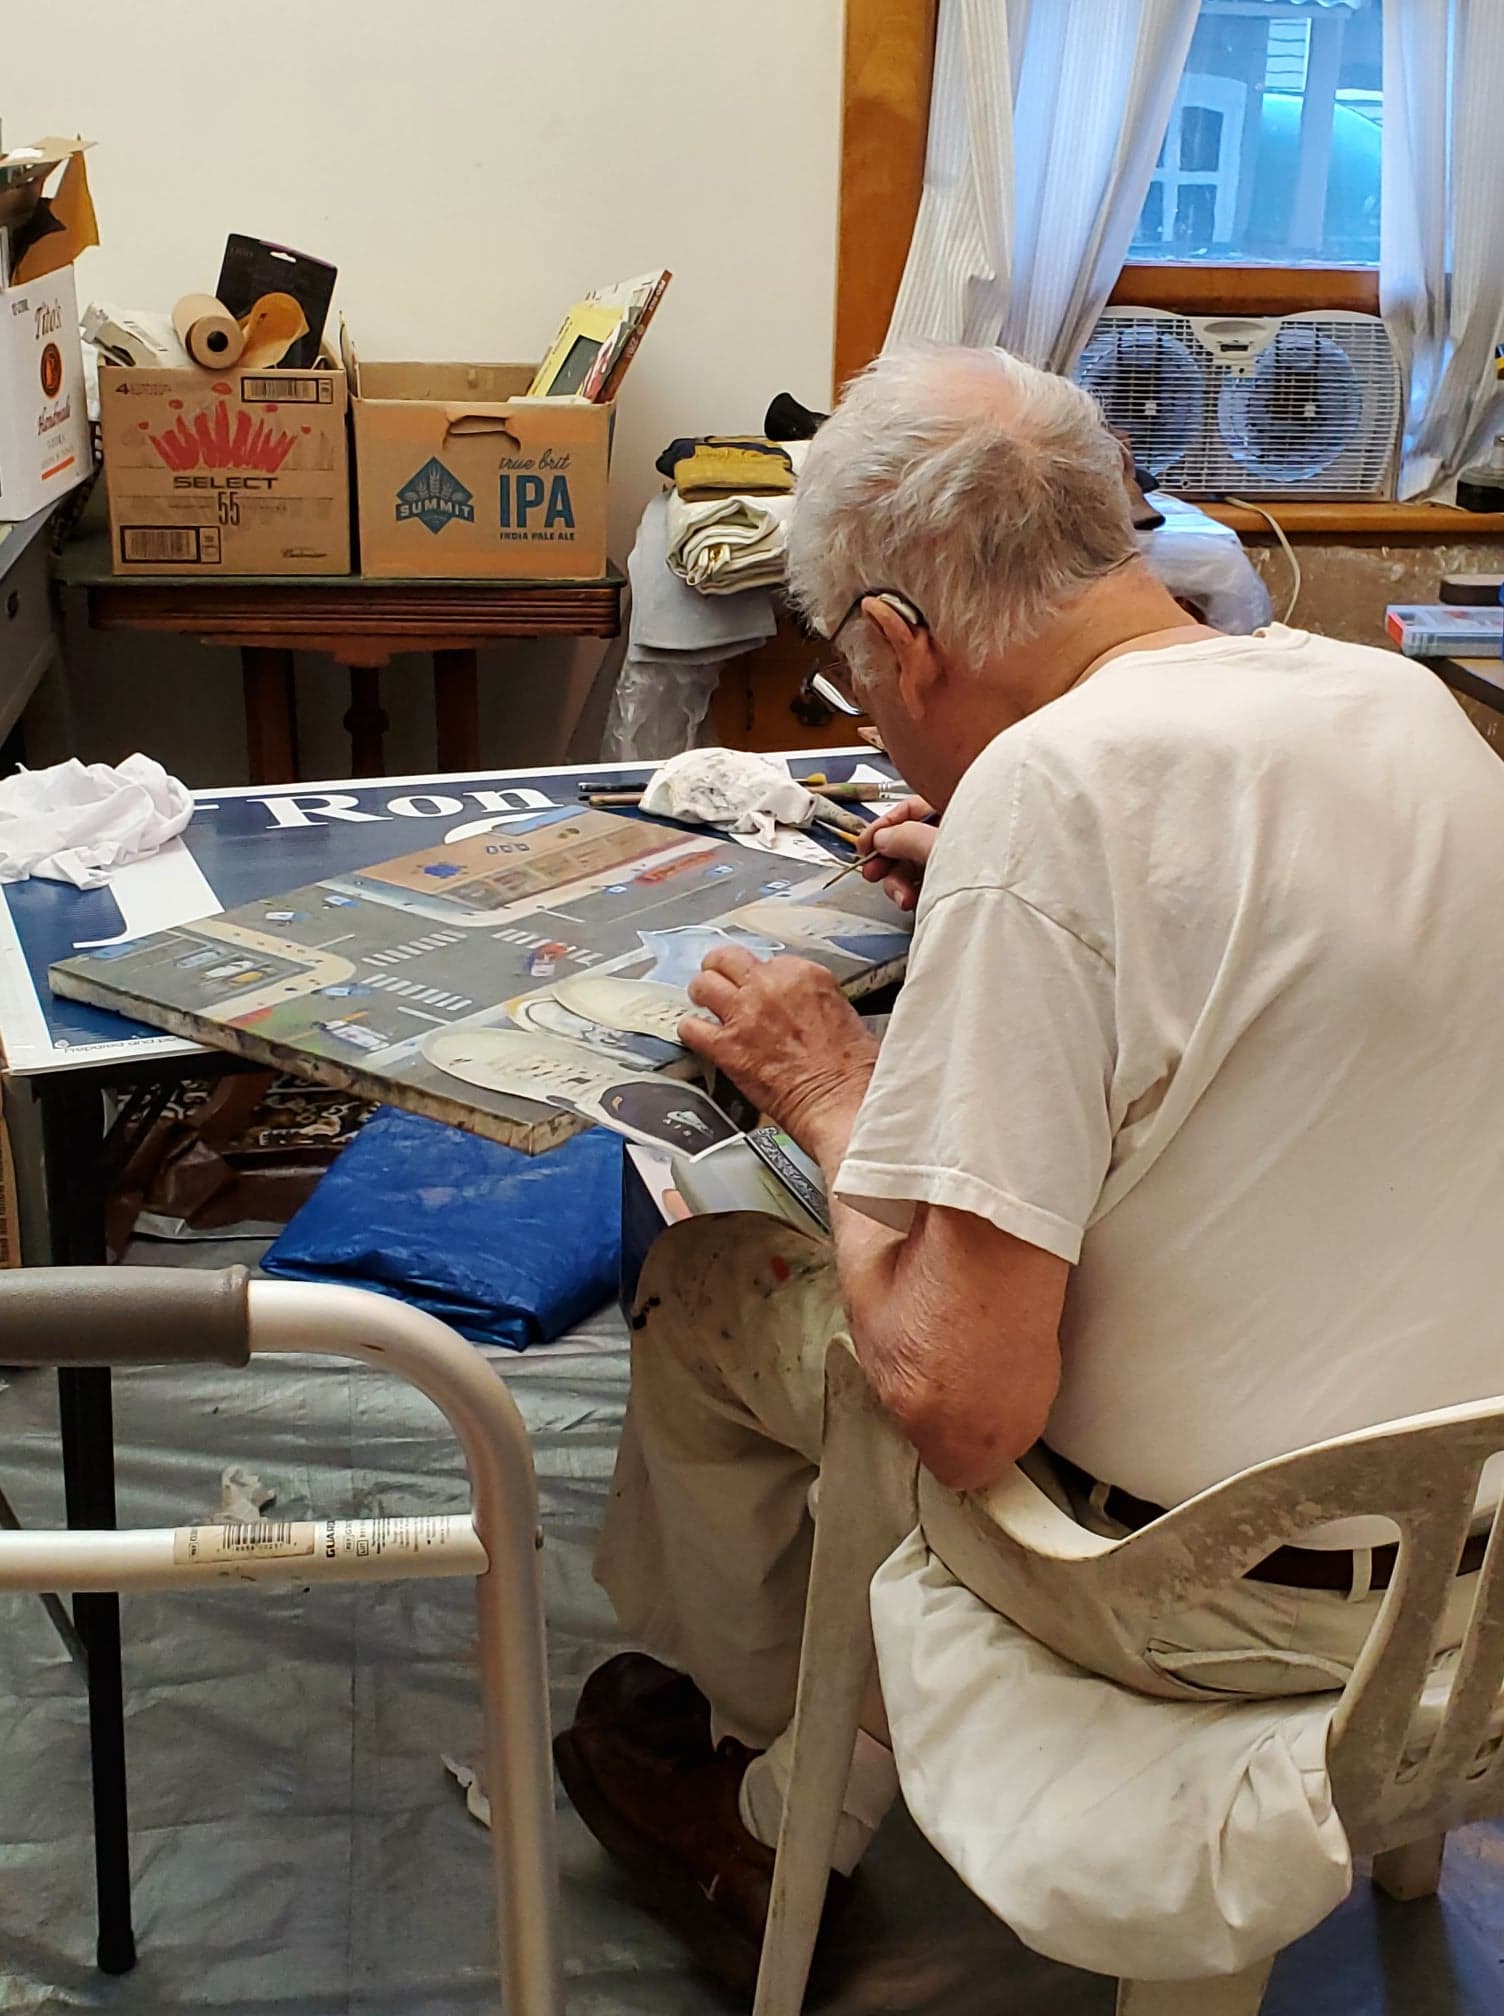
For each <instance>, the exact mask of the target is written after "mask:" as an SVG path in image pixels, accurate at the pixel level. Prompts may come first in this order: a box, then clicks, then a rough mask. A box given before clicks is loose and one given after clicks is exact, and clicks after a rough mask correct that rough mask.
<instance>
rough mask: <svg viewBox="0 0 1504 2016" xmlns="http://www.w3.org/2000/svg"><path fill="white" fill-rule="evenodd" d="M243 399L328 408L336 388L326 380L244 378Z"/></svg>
mask: <svg viewBox="0 0 1504 2016" xmlns="http://www.w3.org/2000/svg"><path fill="white" fill-rule="evenodd" d="M240 396H241V398H242V399H282V400H285V401H286V402H287V403H288V404H289V405H298V406H317V405H318V403H319V401H320V400H322V401H323V402H324V404H325V405H326V406H327V405H329V404H331V403H332V401H333V399H334V387H333V386H332V385H331V384H330V383H329V382H328V380H327V379H325V378H242V379H241V381H240Z"/></svg>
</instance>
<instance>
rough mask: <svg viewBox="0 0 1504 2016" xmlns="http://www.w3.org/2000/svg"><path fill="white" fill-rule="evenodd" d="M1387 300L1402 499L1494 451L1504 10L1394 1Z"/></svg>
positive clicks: (1386, 170) (1388, 37)
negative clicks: (1402, 406) (1395, 364)
mask: <svg viewBox="0 0 1504 2016" xmlns="http://www.w3.org/2000/svg"><path fill="white" fill-rule="evenodd" d="M1379 300H1380V306H1381V308H1382V311H1383V316H1384V321H1385V324H1386V326H1387V327H1388V330H1389V333H1390V336H1391V338H1392V340H1393V342H1394V344H1395V347H1396V350H1397V351H1398V353H1399V358H1400V366H1401V371H1402V373H1403V374H1404V378H1405V385H1406V395H1407V397H1406V404H1407V414H1406V421H1405V441H1404V450H1403V454H1402V456H1401V467H1400V484H1399V494H1400V496H1401V497H1418V496H1422V495H1424V494H1425V493H1426V492H1427V491H1430V490H1434V489H1435V488H1437V486H1438V485H1440V484H1442V483H1444V482H1445V481H1446V480H1447V479H1448V478H1449V477H1452V476H1455V475H1456V474H1457V472H1458V470H1459V469H1462V468H1464V467H1466V465H1467V464H1468V462H1469V461H1471V460H1474V459H1477V458H1478V456H1479V454H1480V451H1481V450H1482V449H1483V447H1484V446H1485V437H1486V435H1487V434H1488V432H1489V421H1490V417H1491V415H1492V414H1493V413H1495V412H1496V411H1497V410H1498V387H1497V385H1496V382H1495V379H1494V372H1493V355H1494V345H1495V344H1496V343H1498V342H1499V341H1500V340H1501V338H1504V4H1501V0H1385V7H1384V151H1383V212H1382V222H1381V227H1380V248H1379Z"/></svg>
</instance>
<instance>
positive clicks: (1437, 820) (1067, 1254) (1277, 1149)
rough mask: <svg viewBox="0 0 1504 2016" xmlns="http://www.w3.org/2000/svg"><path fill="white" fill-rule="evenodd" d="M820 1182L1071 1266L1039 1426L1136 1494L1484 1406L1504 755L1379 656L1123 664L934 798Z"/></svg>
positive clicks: (1501, 1033)
mask: <svg viewBox="0 0 1504 2016" xmlns="http://www.w3.org/2000/svg"><path fill="white" fill-rule="evenodd" d="M837 1188H838V1192H839V1194H840V1195H841V1196H843V1197H844V1198H845V1199H846V1200H847V1201H848V1202H849V1203H852V1204H855V1205H856V1206H858V1207H859V1208H860V1209H862V1210H864V1211H866V1212H868V1213H869V1214H871V1215H872V1216H874V1217H876V1218H879V1219H881V1220H883V1221H884V1222H886V1223H888V1224H891V1225H895V1226H898V1227H902V1226H904V1225H905V1224H906V1223H907V1222H908V1218H909V1216H910V1214H911V1210H912V1205H913V1203H914V1202H915V1201H916V1200H922V1201H925V1202H928V1203H933V1204H941V1205H951V1206H955V1207H957V1208H959V1209H961V1210H965V1211H971V1212H974V1213H976V1214H977V1215H978V1216H980V1217H983V1218H986V1219H989V1220H990V1221H991V1222H992V1223H993V1224H995V1225H997V1226H999V1227H1001V1228H1002V1229H1003V1230H1005V1231H1007V1232H1011V1233H1013V1234H1015V1235H1016V1236H1017V1237H1019V1238H1021V1239H1025V1240H1027V1241H1029V1242H1030V1243H1031V1244H1033V1245H1036V1246H1040V1247H1043V1248H1044V1249H1045V1250H1046V1251H1048V1252H1051V1253H1055V1254H1058V1255H1059V1256H1060V1257H1061V1258H1062V1259H1065V1260H1068V1261H1071V1262H1073V1263H1075V1264H1074V1266H1073V1269H1072V1273H1071V1277H1070V1285H1069V1289H1068V1292H1067V1297H1066V1304H1065V1313H1064V1320H1063V1323H1062V1326H1061V1341H1062V1347H1063V1379H1062V1384H1061V1388H1060V1393H1059V1397H1058V1400H1057V1401H1056V1404H1055V1407H1054V1410H1053V1412H1052V1414H1051V1416H1050V1421H1049V1425H1048V1428H1047V1430H1046V1436H1045V1439H1046V1441H1047V1442H1048V1443H1049V1445H1050V1446H1051V1447H1052V1448H1054V1449H1057V1450H1059V1451H1060V1452H1061V1454H1063V1455H1065V1456H1067V1457H1069V1458H1071V1459H1072V1460H1073V1461H1074V1462H1076V1463H1078V1464H1080V1465H1081V1466H1082V1468H1083V1469H1085V1470H1088V1471H1089V1472H1090V1473H1091V1474H1092V1475H1093V1476H1094V1477H1097V1478H1100V1479H1104V1480H1106V1481H1108V1482H1110V1483H1114V1484H1119V1485H1122V1486H1123V1487H1124V1488H1125V1489H1127V1490H1129V1491H1132V1492H1135V1493H1137V1494H1138V1495H1139V1496H1140V1497H1143V1498H1147V1499H1150V1500H1152V1501H1153V1502H1155V1503H1157V1504H1161V1505H1173V1504H1176V1503H1177V1502H1179V1501H1180V1500H1181V1499H1183V1498H1185V1497H1188V1496H1190V1495H1191V1494H1192V1493H1194V1492H1196V1491H1198V1490H1202V1489H1204V1488H1205V1487H1207V1486H1208V1485H1210V1484H1213V1483H1216V1482H1219V1481H1220V1480H1221V1479H1223V1478H1225V1477H1228V1476H1231V1475H1233V1474H1234V1473H1235V1472H1237V1471H1239V1470H1241V1469H1243V1468H1245V1467H1246V1466H1247V1465H1249V1464H1251V1463H1254V1462H1258V1461H1261V1460H1263V1459H1265V1458H1267V1457H1270V1456H1274V1455H1278V1454H1281V1453H1283V1452H1284V1451H1286V1450H1289V1449H1295V1448H1300V1447H1302V1446H1304V1445H1305V1444H1308V1443H1311V1442H1315V1441H1319V1440H1321V1439H1322V1438H1324V1437H1326V1436H1329V1435H1334V1434H1341V1433H1344V1432H1346V1431H1348V1430H1351V1429H1354V1428H1359V1427H1365V1426H1368V1425H1370V1424H1372V1423H1375V1422H1379V1421H1385V1420H1392V1419H1394V1418H1396V1417H1398V1416H1401V1415H1406V1414H1410V1413H1414V1412H1418V1411H1421V1410H1424V1409H1427V1408H1432V1407H1440V1406H1447V1405H1451V1404H1453V1403H1456V1402H1461V1401H1466V1400H1475V1399H1484V1398H1487V1397H1489V1396H1490V1395H1492V1394H1495V1393H1498V1392H1500V1391H1504V1307H1501V1303H1500V1296H1499V1289H1498V1262H1497V1255H1498V1252H1499V1241H1500V1233H1501V1227H1504V767H1501V765H1500V761H1499V758H1498V757H1497V756H1496V755H1495V754H1494V753H1493V751H1492V750H1491V749H1490V748H1489V747H1488V746H1487V745H1486V744H1485V743H1484V741H1483V740H1482V738H1481V737H1480V736H1479V735H1478V734H1477V732H1476V730H1475V729H1474V728H1473V727H1472V726H1471V724H1470V723H1469V722H1468V720H1467V718H1466V717H1465V716H1464V714H1463V713H1462V711H1461V710H1460V709H1459V708H1458V706H1457V705H1456V703H1455V702H1454V701H1453V700H1452V698H1451V697H1450V695H1449V694H1448V693H1447V692H1446V690H1445V689H1444V688H1443V686H1442V685H1441V683H1440V682H1439V681H1438V680H1437V679H1436V678H1435V677H1434V675H1433V674H1432V673H1430V672H1428V671H1426V670H1424V669H1423V668H1421V667H1419V666H1417V665H1414V664H1412V663H1410V662H1408V661H1407V660H1405V659H1403V658H1400V657H1396V656H1393V655H1391V654H1390V653H1388V652H1384V651H1376V650H1368V649H1365V648H1363V647H1361V646H1358V645H1351V644H1342V643H1336V642H1333V641H1332V640H1331V639H1328V638H1322V637H1313V636H1309V635H1306V634H1305V633H1303V632H1301V631H1296V630H1288V629H1284V628H1282V627H1278V626H1276V627H1274V628H1271V629H1269V630H1267V631H1263V632H1260V633H1259V634H1257V635H1255V636H1253V637H1225V638H1215V639H1211V640H1203V641H1201V642H1198V643H1192V644H1187V645H1181V646H1176V647H1173V648H1168V649H1162V650H1157V651H1154V650H1151V651H1141V652H1135V653H1132V654H1130V655H1128V656H1125V657H1122V658H1118V659H1114V660H1112V661H1110V662H1109V663H1108V664H1106V665H1105V666H1103V667H1102V668H1101V670H1099V671H1098V672H1096V673H1095V674H1094V675H1093V676H1092V677H1091V678H1090V679H1088V680H1086V681H1085V682H1084V683H1083V684H1081V685H1080V686H1078V687H1075V688H1073V689H1072V690H1071V691H1070V692H1069V693H1067V694H1065V695H1064V696H1063V697H1062V698H1061V699H1059V700H1057V701H1055V702H1053V703H1052V704H1051V705H1050V706H1048V707H1045V708H1042V709H1041V710H1040V711H1039V712H1038V713H1036V714H1033V715H1031V716H1029V717H1028V719H1026V720H1024V721H1022V722H1020V723H1019V724H1018V725H1017V726H1016V727H1014V728H1011V729H1009V730H1008V731H1007V732H1006V733H1005V734H1002V735H1000V736H999V737H998V738H997V739H996V741H994V742H993V743H992V744H991V745H990V747H988V748H987V749H986V750H985V751H984V752H983V753H982V755H981V756H980V757H979V758H978V759H977V761H976V762H975V763H974V764H973V765H972V767H971V769H970V770H969V771H968V772H967V774H966V776H965V778H964V779H963V781H962V783H961V786H960V789H959V790H958V792H957V794H956V796H955V799H954V801H953V802H952V804H951V805H950V807H949V808H948V810H947V811H946V814H945V819H944V823H943V826H942V828H941V833H940V837H939V839H938V841H937V843H936V846H935V850H934V853H933V855H932V857H931V861H930V865H929V870H928V873H927V875H926V878H925V884H924V892H923V898H922V901H921V904H920V908H919V920H918V929H917V933H916V936H915V939H914V946H913V953H912V957H911V960H910V965H909V975H908V979H907V982H906V984H905V986H904V988H903V991H902V994H901V995H900V997H899V1001H898V1006H897V1009H896V1011H895V1013H894V1016H893V1021H892V1025H891V1027H890V1029H889V1031H888V1036H887V1040H886V1041H885V1043H884V1045H883V1049H882V1053H881V1057H880V1059H879V1062H878V1065H877V1070H876V1075H875V1076H874V1078H873V1081H872V1086H871V1090H870V1092H869V1094H868V1096H867V1099H866V1100H865V1102H864V1104H863V1106H862V1110H861V1113H860V1115H859V1117H858V1120H857V1125H856V1130H855V1133H854V1135H853V1138H852V1142H851V1149H850V1153H849V1156H848V1158H847V1160H846V1163H845V1165H844V1167H843V1169H842V1170H841V1173H840V1178H839V1181H838V1185H837ZM1323 1537H1324V1538H1327V1539H1330V1538H1331V1537H1332V1534H1331V1532H1330V1531H1329V1532H1328V1534H1326V1535H1324V1536H1323ZM1349 1537H1351V1536H1350V1535H1349ZM1369 1537H1373V1534H1372V1529H1371V1528H1370V1529H1369Z"/></svg>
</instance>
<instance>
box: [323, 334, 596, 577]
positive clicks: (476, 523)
mask: <svg viewBox="0 0 1504 2016" xmlns="http://www.w3.org/2000/svg"><path fill="white" fill-rule="evenodd" d="M344 358H345V369H346V372H347V373H348V375H349V379H350V411H351V413H352V415H353V417H354V436H355V483H356V496H357V503H358V508H357V519H358V524H359V533H360V571H361V572H362V573H363V574H371V575H377V576H383V577H385V578H386V579H388V580H390V579H394V578H408V577H411V576H413V575H422V576H433V577H437V578H445V577H448V578H475V577H479V576H490V577H497V576H504V577H510V578H512V579H514V580H547V581H595V580H599V579H600V577H601V575H603V574H604V573H605V571H606V482H607V474H608V471H609V468H610V461H611V425H612V408H611V407H610V406H609V405H589V404H587V403H585V402H583V401H579V402H576V401H573V400H537V399H535V400H528V399H525V398H523V397H522V396H521V395H522V394H523V393H525V392H526V390H527V388H528V386H529V384H530V383H531V382H532V378H533V373H534V370H535V368H536V367H535V366H533V365H531V364H363V363H361V362H360V361H359V359H358V358H357V357H356V356H355V353H354V350H353V349H352V348H351V346H350V344H349V341H348V338H347V339H346V343H345V349H344Z"/></svg>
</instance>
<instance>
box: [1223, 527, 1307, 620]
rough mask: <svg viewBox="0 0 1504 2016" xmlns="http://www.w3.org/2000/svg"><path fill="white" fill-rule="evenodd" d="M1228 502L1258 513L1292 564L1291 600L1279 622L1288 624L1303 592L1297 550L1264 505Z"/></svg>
mask: <svg viewBox="0 0 1504 2016" xmlns="http://www.w3.org/2000/svg"><path fill="white" fill-rule="evenodd" d="M1227 501H1228V503H1229V504H1236V505H1237V506H1238V508H1239V509H1240V510H1242V511H1256V512H1257V513H1258V515H1259V517H1260V518H1262V519H1263V521H1264V523H1265V524H1266V525H1267V526H1268V527H1269V530H1270V531H1271V532H1272V533H1273V534H1274V536H1275V538H1276V539H1277V540H1278V541H1279V543H1280V545H1281V547H1282V548H1283V549H1284V555H1285V558H1286V559H1287V560H1288V561H1289V563H1290V599H1289V601H1288V602H1287V603H1286V604H1285V613H1284V615H1283V616H1281V618H1280V619H1279V620H1280V621H1281V623H1288V622H1289V620H1290V618H1291V617H1292V616H1293V615H1294V614H1295V605H1296V603H1297V602H1298V601H1299V600H1300V590H1301V572H1300V562H1299V560H1297V559H1296V557H1295V548H1294V547H1293V546H1292V545H1291V544H1290V542H1289V540H1288V539H1287V538H1286V537H1285V528H1284V526H1283V525H1281V524H1280V522H1279V520H1278V519H1277V518H1276V517H1275V515H1274V513H1273V512H1272V511H1266V510H1265V509H1264V507H1263V505H1262V504H1255V503H1253V502H1252V501H1251V500H1250V499H1249V498H1247V497H1229V498H1228V500H1227Z"/></svg>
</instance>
